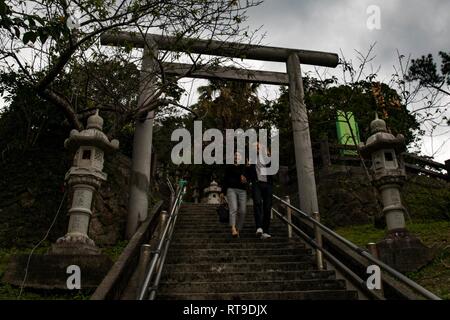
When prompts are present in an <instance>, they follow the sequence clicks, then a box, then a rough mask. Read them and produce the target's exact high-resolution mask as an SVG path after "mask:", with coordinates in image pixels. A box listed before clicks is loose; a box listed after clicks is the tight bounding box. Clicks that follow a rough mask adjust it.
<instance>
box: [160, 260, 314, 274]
mask: <svg viewBox="0 0 450 320" xmlns="http://www.w3.org/2000/svg"><path fill="white" fill-rule="evenodd" d="M315 268H316V267H315V264H314V263H313V262H311V261H296V262H283V263H280V262H266V263H263V264H262V263H259V262H256V263H255V262H246V263H217V262H215V263H204V262H201V261H200V263H196V264H192V263H175V264H169V263H165V264H164V268H163V272H164V273H166V272H167V273H170V272H212V273H221V272H255V273H258V272H284V271H300V270H314V269H315Z"/></svg>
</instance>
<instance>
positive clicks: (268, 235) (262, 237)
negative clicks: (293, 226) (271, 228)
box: [261, 233, 272, 239]
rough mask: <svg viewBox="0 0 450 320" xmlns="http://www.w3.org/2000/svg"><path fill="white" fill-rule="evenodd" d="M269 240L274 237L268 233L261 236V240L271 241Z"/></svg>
mask: <svg viewBox="0 0 450 320" xmlns="http://www.w3.org/2000/svg"><path fill="white" fill-rule="evenodd" d="M269 238H272V236H271V235H270V234H268V233H263V234H262V235H261V239H269Z"/></svg>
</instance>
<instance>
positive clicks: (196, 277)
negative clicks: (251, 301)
mask: <svg viewBox="0 0 450 320" xmlns="http://www.w3.org/2000/svg"><path fill="white" fill-rule="evenodd" d="M311 279H328V280H331V279H335V273H334V271H329V270H326V271H312V270H303V271H283V272H270V271H267V272H258V273H255V272H251V271H249V272H218V273H213V272H171V273H165V274H164V275H163V277H162V279H161V280H162V281H163V282H165V283H167V284H168V283H177V282H196V281H211V282H218V281H225V282H230V281H258V280H260V281H273V280H280V281H281V280H284V281H290V280H311Z"/></svg>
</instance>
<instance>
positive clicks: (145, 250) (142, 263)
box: [136, 243, 152, 297]
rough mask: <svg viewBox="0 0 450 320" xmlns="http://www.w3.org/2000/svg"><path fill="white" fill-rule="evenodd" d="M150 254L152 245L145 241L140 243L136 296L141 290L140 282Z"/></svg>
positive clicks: (145, 270) (143, 277) (142, 280)
mask: <svg viewBox="0 0 450 320" xmlns="http://www.w3.org/2000/svg"><path fill="white" fill-rule="evenodd" d="M151 254H152V246H151V245H149V244H147V243H145V244H143V245H141V251H140V255H139V262H138V286H137V292H136V297H139V293H140V292H141V290H142V284H143V282H144V279H145V275H146V272H147V266H148V263H149V261H150V257H151Z"/></svg>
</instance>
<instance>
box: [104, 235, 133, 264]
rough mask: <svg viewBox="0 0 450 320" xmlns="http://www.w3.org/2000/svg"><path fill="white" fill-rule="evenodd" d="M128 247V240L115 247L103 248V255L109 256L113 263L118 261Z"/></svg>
mask: <svg viewBox="0 0 450 320" xmlns="http://www.w3.org/2000/svg"><path fill="white" fill-rule="evenodd" d="M127 245H128V240H122V241H119V242H118V243H117V244H116V245H114V246H111V247H106V248H102V253H104V254H106V255H107V256H109V257H110V258H111V259H112V260H113V261H116V260H117V259H118V258H119V256H120V255H121V254H122V252H123V250H124V249H125V247H126V246H127Z"/></svg>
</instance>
